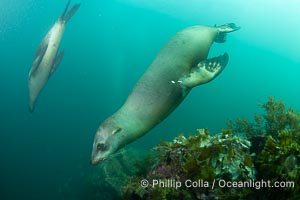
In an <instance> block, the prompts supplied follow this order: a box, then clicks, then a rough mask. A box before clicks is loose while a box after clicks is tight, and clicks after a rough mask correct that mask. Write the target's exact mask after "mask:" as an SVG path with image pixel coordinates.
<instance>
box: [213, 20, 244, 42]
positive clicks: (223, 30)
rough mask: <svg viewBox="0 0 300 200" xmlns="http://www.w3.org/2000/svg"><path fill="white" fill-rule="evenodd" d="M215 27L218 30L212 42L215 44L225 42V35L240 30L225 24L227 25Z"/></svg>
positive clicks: (232, 25) (237, 27)
mask: <svg viewBox="0 0 300 200" xmlns="http://www.w3.org/2000/svg"><path fill="white" fill-rule="evenodd" d="M215 27H217V29H218V34H217V36H216V37H215V40H214V41H215V42H217V43H223V42H225V41H226V34H227V33H230V32H233V31H237V30H239V29H240V28H241V27H239V26H237V25H235V24H234V23H227V24H223V25H221V26H215Z"/></svg>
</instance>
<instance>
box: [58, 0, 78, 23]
mask: <svg viewBox="0 0 300 200" xmlns="http://www.w3.org/2000/svg"><path fill="white" fill-rule="evenodd" d="M70 2H71V0H69V1H68V3H67V5H66V7H65V9H64V11H63V13H62V14H61V16H60V18H61V20H63V21H64V22H65V23H67V22H68V21H69V20H70V19H71V17H72V16H73V15H74V14H75V13H76V11H77V10H78V8H79V6H80V3H78V4H75V5H74V6H73V7H72V8H71V10H69V11H68V12H67V10H68V7H69V5H70Z"/></svg>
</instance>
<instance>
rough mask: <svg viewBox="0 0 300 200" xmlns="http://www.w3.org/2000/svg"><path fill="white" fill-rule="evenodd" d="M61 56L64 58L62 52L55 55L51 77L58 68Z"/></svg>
mask: <svg viewBox="0 0 300 200" xmlns="http://www.w3.org/2000/svg"><path fill="white" fill-rule="evenodd" d="M63 56H64V51H61V52H60V53H59V54H58V55H56V57H55V60H54V62H53V65H52V68H51V72H50V75H52V74H53V73H54V72H55V70H56V69H57V67H58V66H59V64H60V62H61V60H62V58H63Z"/></svg>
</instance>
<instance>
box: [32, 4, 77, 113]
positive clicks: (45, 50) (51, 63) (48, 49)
mask: <svg viewBox="0 0 300 200" xmlns="http://www.w3.org/2000/svg"><path fill="white" fill-rule="evenodd" d="M70 2H71V0H69V1H68V3H67V5H66V7H65V9H64V11H63V13H62V14H61V16H60V17H59V18H58V19H57V20H56V22H55V23H54V25H53V26H52V28H51V29H50V31H49V32H48V33H47V35H46V36H45V37H44V39H43V40H42V42H41V44H40V45H39V47H38V49H37V51H36V54H35V58H34V61H33V63H32V66H31V69H30V72H29V77H28V87H29V111H30V112H33V111H34V107H35V103H36V100H37V98H38V96H39V94H40V92H41V91H42V89H43V88H44V86H45V85H46V83H47V81H48V79H49V77H50V76H51V75H52V74H53V73H54V71H55V70H56V68H57V67H58V65H59V63H60V61H61V60H62V57H63V54H64V51H61V52H60V53H59V54H57V51H58V47H59V44H60V41H61V38H62V36H63V33H64V30H65V26H66V24H67V22H68V21H69V20H70V19H71V17H72V16H73V15H74V14H75V12H76V11H77V9H78V8H79V6H80V4H75V5H74V6H73V7H72V9H71V10H70V11H69V12H67V10H68V7H69V4H70Z"/></svg>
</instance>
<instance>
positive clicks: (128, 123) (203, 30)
mask: <svg viewBox="0 0 300 200" xmlns="http://www.w3.org/2000/svg"><path fill="white" fill-rule="evenodd" d="M238 29H239V27H237V26H236V25H235V24H233V23H229V24H224V25H222V26H218V27H216V26H215V27H208V26H192V27H189V28H186V29H184V30H182V31H180V32H178V33H177V34H176V35H175V36H173V37H172V38H171V39H170V40H169V41H168V42H167V44H166V45H165V46H164V47H163V48H162V49H161V50H160V52H159V53H158V55H157V57H156V58H155V60H154V61H153V63H152V64H151V65H150V67H149V68H148V70H147V71H146V72H145V73H144V75H143V76H142V77H141V78H140V80H139V81H138V82H137V84H136V85H135V87H134V88H133V90H132V92H131V94H130V95H129V96H128V98H127V100H126V102H125V103H124V104H123V106H122V107H121V108H120V109H119V110H118V111H117V112H116V113H114V114H113V115H112V116H110V117H109V118H107V119H106V120H105V121H104V122H103V123H102V124H101V125H100V127H99V129H98V131H97V133H96V135H95V139H94V144H93V150H92V156H91V164H94V165H95V164H97V163H99V162H101V161H103V160H105V159H106V158H108V157H109V156H110V155H111V154H113V153H115V152H116V151H117V150H119V149H120V148H122V147H124V146H125V145H127V144H129V143H131V142H133V141H134V140H136V139H138V138H139V137H142V136H143V135H144V134H146V133H147V132H148V131H149V130H150V129H152V128H153V127H154V126H156V125H157V124H158V123H160V122H161V121H162V120H163V119H165V118H166V117H167V116H168V115H169V114H170V113H171V112H172V111H173V110H174V109H175V108H176V107H177V106H178V105H179V104H180V103H181V102H182V100H183V99H184V98H185V97H186V96H187V95H188V93H189V92H190V90H191V89H192V88H193V87H195V86H197V85H201V84H204V83H207V82H209V81H211V80H213V79H214V78H216V77H217V76H218V75H219V74H220V73H221V72H222V70H223V69H224V68H225V66H226V65H227V62H228V55H227V54H226V53H225V54H224V55H221V56H218V57H214V58H211V59H206V58H207V55H208V52H209V49H210V47H211V45H212V43H213V42H214V41H215V42H219V43H222V42H225V36H226V33H229V32H232V31H236V30H238Z"/></svg>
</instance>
